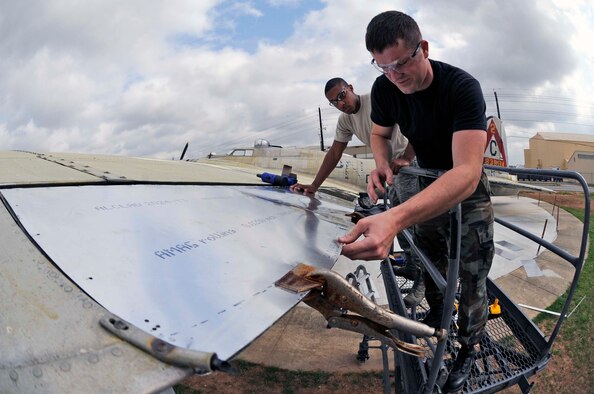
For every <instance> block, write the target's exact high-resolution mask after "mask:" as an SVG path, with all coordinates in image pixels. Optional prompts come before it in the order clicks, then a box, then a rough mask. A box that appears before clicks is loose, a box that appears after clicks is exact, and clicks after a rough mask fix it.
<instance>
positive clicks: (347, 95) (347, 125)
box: [291, 77, 408, 193]
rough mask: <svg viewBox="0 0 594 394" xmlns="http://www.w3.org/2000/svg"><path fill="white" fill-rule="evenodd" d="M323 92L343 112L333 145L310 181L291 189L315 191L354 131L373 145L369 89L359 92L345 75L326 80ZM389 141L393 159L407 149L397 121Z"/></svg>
mask: <svg viewBox="0 0 594 394" xmlns="http://www.w3.org/2000/svg"><path fill="white" fill-rule="evenodd" d="M324 93H325V95H326V98H327V99H328V103H329V104H330V105H331V106H333V107H336V108H337V109H338V110H340V111H341V112H342V114H340V116H339V117H338V123H337V124H336V134H335V136H334V142H333V143H332V146H331V147H330V149H329V150H328V152H326V155H325V157H324V160H323V161H322V164H321V166H320V169H319V170H318V173H317V174H316V176H315V178H314V180H313V182H312V183H311V184H310V185H303V184H300V183H297V184H295V185H292V186H291V190H294V191H303V192H305V193H315V192H317V191H318V189H319V188H320V186H321V185H322V183H323V182H324V181H325V180H326V178H328V176H329V175H330V173H331V172H332V171H333V170H334V169H335V168H336V165H337V164H338V162H339V160H340V158H341V156H342V154H343V152H344V150H345V149H346V147H347V145H348V143H349V141H351V140H352V139H353V135H354V136H356V137H357V138H359V140H361V142H363V143H364V144H365V145H367V146H371V140H370V139H371V118H370V114H371V98H370V97H369V93H367V94H362V95H358V94H356V93H355V90H354V88H353V85H350V84H348V83H347V82H346V81H345V80H344V79H342V78H339V77H337V78H332V79H330V80H329V81H328V82H326V86H325V88H324ZM388 138H389V144H390V147H391V152H392V154H391V156H390V159H395V160H396V159H398V158H400V157H401V156H402V154H403V153H404V150H405V148H406V145H407V144H408V141H407V139H406V138H405V137H404V136H403V135H402V133H400V129H399V128H398V125H397V124H396V125H394V126H393V127H391V128H390V137H388Z"/></svg>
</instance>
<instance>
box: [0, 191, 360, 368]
mask: <svg viewBox="0 0 594 394" xmlns="http://www.w3.org/2000/svg"><path fill="white" fill-rule="evenodd" d="M2 194H3V195H4V196H5V198H6V199H7V201H8V202H9V204H10V206H11V208H12V209H13V210H14V212H15V213H16V215H17V217H18V219H19V221H20V222H21V223H22V225H23V226H24V228H25V229H26V230H27V232H28V233H29V234H30V236H31V237H32V238H33V239H34V240H35V241H36V242H37V244H38V245H40V247H41V248H42V249H43V250H44V252H45V253H46V254H47V255H48V256H49V257H50V258H51V259H52V260H53V261H54V262H55V264H56V265H57V266H59V267H60V269H61V270H63V271H64V272H65V273H66V275H68V276H69V277H70V278H71V279H72V280H73V281H74V282H75V283H76V284H77V285H78V286H80V287H81V288H82V289H83V290H84V291H85V292H86V293H88V294H89V295H90V296H91V297H93V298H94V299H95V300H96V301H97V302H98V303H99V304H101V305H102V306H103V307H105V308H106V309H107V310H109V311H110V312H112V313H114V314H116V315H118V316H120V317H121V318H123V319H125V320H127V321H129V322H130V323H132V324H134V325H135V326H137V327H139V328H141V329H143V330H145V331H147V332H149V333H151V334H152V335H155V336H157V337H159V338H161V339H163V340H165V341H168V342H170V343H172V344H174V345H176V346H180V347H184V348H188V349H195V350H200V351H208V352H216V353H217V354H218V355H219V357H220V358H221V359H227V358H229V357H231V356H232V355H234V354H235V353H236V352H238V351H239V350H241V349H242V348H243V347H244V346H246V345H247V344H249V343H250V342H251V341H252V340H253V339H254V338H255V337H257V336H258V335H259V334H260V333H261V332H263V331H264V330H265V329H266V328H268V327H269V326H270V325H271V324H272V323H274V322H275V321H276V320H277V319H278V318H280V317H281V316H282V315H283V314H284V313H286V311H287V310H288V309H290V308H291V307H292V306H294V305H295V304H296V303H297V302H298V301H299V300H300V296H298V295H293V294H290V293H287V292H286V291H283V290H280V289H277V288H275V287H274V285H273V283H274V281H275V280H277V279H279V278H280V277H281V276H282V275H284V274H285V273H286V272H288V271H289V270H291V269H292V268H293V267H295V266H296V265H297V264H298V263H300V262H305V263H308V264H311V265H314V266H318V267H323V268H331V267H332V265H333V264H334V263H335V261H336V259H337V258H338V255H339V252H340V247H339V245H338V244H337V242H336V238H337V237H338V236H340V235H342V234H344V233H345V232H346V231H347V229H348V227H349V223H350V222H349V220H348V218H346V216H345V214H346V213H348V212H351V211H352V207H350V206H349V204H346V206H345V205H344V204H342V203H341V202H340V200H336V199H333V198H327V197H317V198H313V197H308V196H303V195H300V194H295V193H291V192H289V191H288V190H284V189H275V188H271V187H255V186H254V187H246V186H243V187H228V186H225V187H223V186H187V185H186V186H171V185H119V186H77V187H75V186H69V187H45V188H23V189H9V190H3V191H2Z"/></svg>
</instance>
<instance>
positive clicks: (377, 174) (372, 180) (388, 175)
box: [367, 166, 394, 204]
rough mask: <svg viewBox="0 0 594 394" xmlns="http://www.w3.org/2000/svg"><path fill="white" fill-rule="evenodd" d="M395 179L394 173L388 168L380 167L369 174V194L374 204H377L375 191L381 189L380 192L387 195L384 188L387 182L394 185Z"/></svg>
mask: <svg viewBox="0 0 594 394" xmlns="http://www.w3.org/2000/svg"><path fill="white" fill-rule="evenodd" d="M393 177H394V173H393V172H392V169H391V168H390V167H388V166H385V167H379V168H376V169H375V170H373V171H371V173H370V174H369V183H368V184H367V194H369V198H371V201H373V203H374V204H375V203H376V202H377V193H376V192H375V189H376V188H377V189H379V191H380V192H382V193H384V195H385V193H386V189H385V188H384V182H387V183H388V185H392V178H393Z"/></svg>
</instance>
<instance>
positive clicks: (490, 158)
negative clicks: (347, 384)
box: [483, 116, 507, 167]
mask: <svg viewBox="0 0 594 394" xmlns="http://www.w3.org/2000/svg"><path fill="white" fill-rule="evenodd" d="M483 164H488V165H492V166H499V167H507V141H506V138H505V130H504V129H503V125H502V124H501V119H499V118H498V117H496V116H489V117H488V118H487V145H486V146H485V155H484V158H483Z"/></svg>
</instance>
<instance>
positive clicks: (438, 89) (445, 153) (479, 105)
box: [371, 60, 487, 170]
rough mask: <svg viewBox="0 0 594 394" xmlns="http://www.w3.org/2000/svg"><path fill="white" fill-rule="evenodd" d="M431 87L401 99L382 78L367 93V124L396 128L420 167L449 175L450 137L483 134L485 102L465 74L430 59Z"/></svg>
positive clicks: (477, 86) (398, 93)
mask: <svg viewBox="0 0 594 394" xmlns="http://www.w3.org/2000/svg"><path fill="white" fill-rule="evenodd" d="M430 62H431V67H432V68H433V81H432V82H431V85H430V86H429V87H428V88H427V89H425V90H422V91H420V92H415V93H412V94H404V93H402V92H401V91H400V89H398V87H396V85H394V84H393V83H392V82H390V80H388V78H387V77H386V76H385V75H381V76H379V77H378V78H377V79H376V80H375V82H374V84H373V87H372V89H371V120H372V121H373V122H374V123H376V124H378V125H380V126H385V127H392V126H394V124H396V123H398V124H399V126H400V130H401V131H402V134H404V135H405V136H406V138H408V140H409V142H410V143H411V144H412V145H413V147H414V149H415V153H416V155H417V160H418V162H419V165H420V166H421V167H423V168H434V169H441V170H449V169H451V168H452V167H453V162H452V135H453V133H455V132H456V131H460V130H486V129H487V120H486V118H485V110H486V105H485V100H484V98H483V92H482V90H481V86H480V84H479V82H478V81H477V80H476V79H475V78H474V77H472V76H471V75H470V74H468V73H467V72H466V71H464V70H461V69H459V68H456V67H454V66H451V65H449V64H446V63H442V62H438V61H435V60H430Z"/></svg>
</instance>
